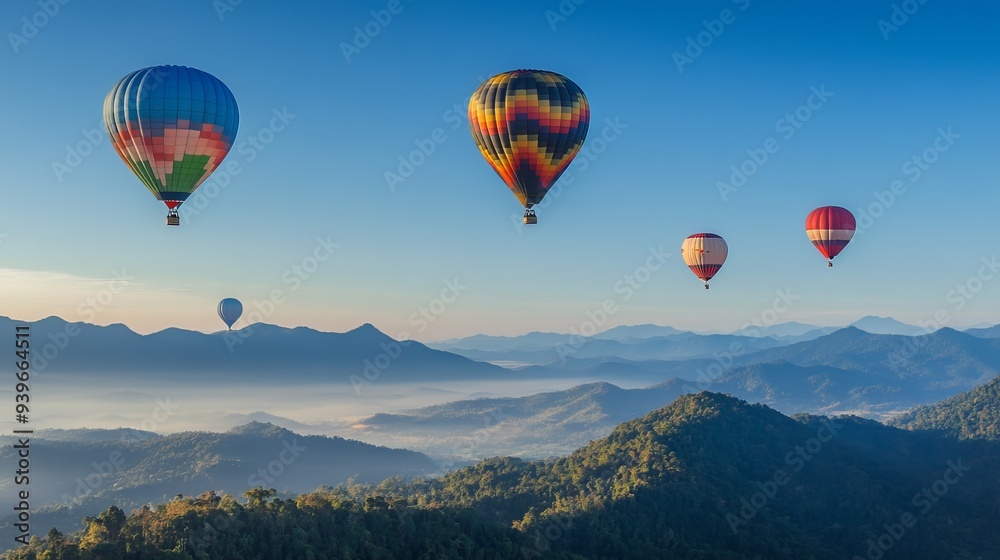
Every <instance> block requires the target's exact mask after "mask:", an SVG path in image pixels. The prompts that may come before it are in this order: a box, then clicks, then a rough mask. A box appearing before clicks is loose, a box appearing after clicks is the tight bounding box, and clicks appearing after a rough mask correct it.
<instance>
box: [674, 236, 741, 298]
mask: <svg viewBox="0 0 1000 560" xmlns="http://www.w3.org/2000/svg"><path fill="white" fill-rule="evenodd" d="M681 256H682V257H684V263H685V264H687V265H688V267H689V268H691V272H694V275H695V276H697V277H698V278H701V279H702V280H704V281H705V289H706V290H707V289H708V281H709V280H711V279H712V278H713V277H714V276H715V275H716V274H718V273H719V269H720V268H722V265H723V264H725V262H726V257H728V256H729V246H728V245H726V240H725V239H723V238H722V237H719V236H718V235H716V234H714V233H696V234H694V235H689V236H688V238H687V239H685V240H684V243H683V244H682V245H681Z"/></svg>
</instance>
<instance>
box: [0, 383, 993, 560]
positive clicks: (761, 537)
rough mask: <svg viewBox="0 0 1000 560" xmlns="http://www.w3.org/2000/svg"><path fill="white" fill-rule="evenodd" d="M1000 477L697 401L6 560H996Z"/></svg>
mask: <svg viewBox="0 0 1000 560" xmlns="http://www.w3.org/2000/svg"><path fill="white" fill-rule="evenodd" d="M998 478H1000V444H997V443H994V442H986V441H959V440H954V439H948V438H942V437H939V436H938V435H936V434H926V433H919V432H908V431H903V430H898V429H895V428H891V427H887V426H883V425H881V424H878V423H876V422H872V421H868V420H862V419H859V418H853V417H843V418H837V419H833V420H829V419H826V418H819V417H812V416H801V417H797V418H789V417H786V416H783V415H781V414H780V413H778V412H776V411H774V410H772V409H770V408H768V407H766V406H762V405H749V404H747V403H745V402H743V401H740V400H738V399H735V398H732V397H729V396H725V395H720V394H713V393H700V394H697V395H690V396H686V397H682V398H680V399H678V400H677V401H675V402H674V403H672V404H671V405H670V406H667V407H665V408H662V409H660V410H657V411H654V412H652V413H650V414H648V415H646V416H645V417H643V418H641V419H638V420H634V421H630V422H627V423H624V424H622V425H620V426H619V427H618V428H616V429H615V430H614V432H613V433H612V434H611V435H610V436H608V437H607V438H604V439H603V440H600V441H595V442H593V443H591V444H590V445H588V446H586V447H584V448H582V449H580V450H578V451H576V452H574V453H573V454H571V455H570V456H568V457H565V458H562V459H559V460H555V461H551V462H527V461H521V460H518V459H511V458H497V459H491V460H487V461H483V462H481V463H479V464H477V465H475V466H472V467H469V468H465V469H462V470H459V471H456V472H454V473H451V474H449V475H446V476H444V477H442V478H439V479H433V480H424V481H416V482H409V483H404V482H402V481H398V480H396V481H393V482H391V483H390V482H384V483H382V484H381V485H379V486H378V487H372V486H366V487H359V486H354V487H345V486H342V487H339V488H337V489H323V490H321V491H317V492H315V493H312V494H307V495H301V496H299V497H298V498H297V499H295V500H292V499H280V498H277V497H275V496H274V495H273V494H272V493H271V492H269V491H267V490H263V489H261V490H256V491H251V492H249V493H248V494H247V495H246V498H247V501H246V503H245V504H244V503H240V502H239V501H237V500H236V499H234V498H231V497H227V498H218V497H215V496H212V495H209V494H206V495H203V496H201V497H199V498H195V499H191V498H182V499H175V500H174V501H172V502H170V503H168V504H164V505H160V506H157V507H156V508H153V509H149V508H144V509H142V510H139V511H136V512H133V513H132V514H131V515H130V516H126V515H125V514H124V512H121V511H120V510H118V509H116V508H113V509H110V510H108V511H106V512H104V513H102V514H101V515H100V516H98V517H95V518H91V519H89V520H88V524H87V529H86V530H85V531H84V532H82V533H80V534H79V535H77V536H75V537H72V538H70V539H67V538H66V537H63V536H61V535H57V534H52V535H51V536H50V537H49V538H45V539H38V540H37V541H36V542H35V543H34V544H33V545H32V546H30V547H28V548H26V549H24V550H20V551H12V552H9V553H7V554H6V555H5V556H3V558H5V559H6V560H15V559H17V560H22V559H36V558H67V559H70V558H81V559H83V558H95V559H96V558H108V559H123V560H124V559H136V560H138V559H140V558H141V559H143V560H156V559H167V558H171V559H189V558H190V559H205V560H215V559H227V560H228V559H237V558H239V559H262V560H263V559H282V560H284V559H285V558H296V559H298V558H316V559H321V558H338V559H339V558H344V559H347V558H352V559H362V558H372V559H375V558H379V559H381V558H384V559H390V558H391V559H396V558H412V559H418V558H434V559H442V558H483V559H501V558H536V557H537V558H558V559H586V558H594V559H597V558H600V559H636V560H638V559H648V558H703V559H733V560H736V559H741V560H742V559H748V558H757V559H768V560H784V559H787V560H793V559H794V560H802V559H807V558H809V559H814V560H828V559H829V560H834V559H837V560H842V559H844V558H848V559H853V558H855V557H859V558H872V557H879V558H883V557H884V558H885V560H892V559H893V558H899V559H903V558H905V559H908V560H914V559H915V560H920V559H934V560H938V559H942V558H970V559H971V558H998V557H1000V537H998V536H997V535H996V531H994V530H993V527H992V526H991V523H992V520H993V519H995V518H996V516H997V515H998V514H1000V489H998V487H997V485H996V484H995V482H996V480H997V479H998ZM880 545H882V546H883V548H885V549H886V550H888V552H884V551H881V552H882V554H877V553H878V552H880V550H878V547H879V546H880ZM872 547H875V548H872ZM872 555H874V556H872Z"/></svg>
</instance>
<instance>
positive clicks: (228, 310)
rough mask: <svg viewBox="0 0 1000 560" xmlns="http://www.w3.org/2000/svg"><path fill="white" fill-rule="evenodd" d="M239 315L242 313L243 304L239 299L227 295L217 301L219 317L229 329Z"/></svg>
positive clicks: (231, 328)
mask: <svg viewBox="0 0 1000 560" xmlns="http://www.w3.org/2000/svg"><path fill="white" fill-rule="evenodd" d="M240 315H243V304H242V303H240V300H238V299H236V298H231V297H227V298H225V299H224V300H222V301H220V302H219V318H220V319H222V322H223V323H225V324H226V326H227V327H229V330H233V323H235V322H236V321H238V320H239V318H240Z"/></svg>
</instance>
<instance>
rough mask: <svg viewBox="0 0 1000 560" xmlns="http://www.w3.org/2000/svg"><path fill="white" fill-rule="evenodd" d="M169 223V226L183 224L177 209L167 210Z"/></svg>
mask: <svg viewBox="0 0 1000 560" xmlns="http://www.w3.org/2000/svg"><path fill="white" fill-rule="evenodd" d="M167 225H168V226H179V225H181V216H180V214H178V213H177V210H171V211H169V212H167Z"/></svg>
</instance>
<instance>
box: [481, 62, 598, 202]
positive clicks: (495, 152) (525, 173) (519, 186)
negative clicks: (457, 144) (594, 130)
mask: <svg viewBox="0 0 1000 560" xmlns="http://www.w3.org/2000/svg"><path fill="white" fill-rule="evenodd" d="M469 123H470V126H471V128H472V137H473V139H474V140H475V142H476V145H477V146H479V151H480V152H482V154H483V157H485V158H486V161H488V162H489V164H490V165H491V166H492V167H493V169H494V170H495V171H496V172H497V174H499V175H500V177H501V178H502V179H503V180H504V182H505V183H507V186H508V187H510V190H512V191H513V192H514V195H515V196H516V197H517V199H518V200H519V201H520V202H521V204H523V205H524V206H525V207H528V208H530V207H531V206H532V205H534V204H538V203H539V202H541V200H542V198H543V197H544V196H545V194H546V193H547V192H548V190H549V188H550V187H551V186H552V185H553V184H554V183H555V182H556V180H557V179H559V176H560V175H562V174H563V172H564V171H566V168H567V167H569V164H570V162H572V161H573V158H574V157H575V156H576V154H577V153H578V152H579V151H580V148H581V146H583V141H584V139H585V138H586V137H587V129H588V127H589V126H590V105H589V104H588V103H587V97H586V96H585V95H584V94H583V91H582V90H581V89H580V88H579V86H577V85H576V84H574V83H573V82H572V81H570V80H569V79H568V78H566V77H565V76H561V75H559V74H556V73H553V72H545V71H540V70H514V71H512V72H505V73H503V74H499V75H496V76H493V77H492V78H490V79H489V80H486V81H485V82H484V83H483V84H482V85H481V86H479V89H477V90H476V92H475V93H474V94H472V99H470V100H469Z"/></svg>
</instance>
